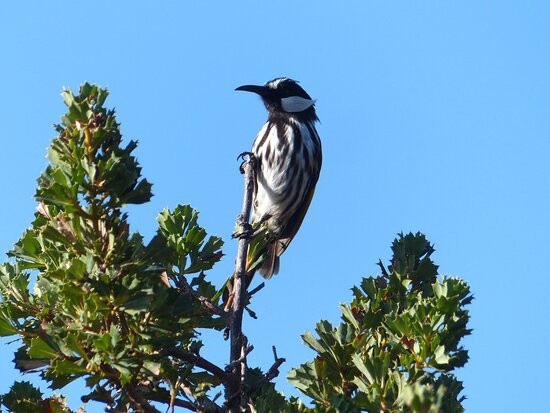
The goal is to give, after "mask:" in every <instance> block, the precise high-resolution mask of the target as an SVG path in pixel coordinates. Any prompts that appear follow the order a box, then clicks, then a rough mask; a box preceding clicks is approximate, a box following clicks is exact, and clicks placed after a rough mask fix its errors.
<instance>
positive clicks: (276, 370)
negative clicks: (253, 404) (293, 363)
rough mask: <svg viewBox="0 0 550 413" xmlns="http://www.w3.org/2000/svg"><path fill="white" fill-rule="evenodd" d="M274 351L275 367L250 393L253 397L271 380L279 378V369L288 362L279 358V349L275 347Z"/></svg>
mask: <svg viewBox="0 0 550 413" xmlns="http://www.w3.org/2000/svg"><path fill="white" fill-rule="evenodd" d="M272 349H273V358H274V359H275V361H274V363H273V365H272V366H271V367H270V368H269V370H268V371H267V373H266V374H264V376H263V377H262V378H261V379H260V380H259V381H258V382H257V383H256V385H255V386H254V387H253V388H252V389H251V390H250V392H249V393H250V395H251V396H255V395H256V394H257V393H258V392H259V391H260V389H261V388H262V386H263V385H264V383H268V382H270V381H271V380H273V379H274V378H275V377H277V376H278V375H279V367H281V364H283V363H284V362H285V361H286V359H285V358H282V357H279V356H277V349H276V348H275V346H273V347H272Z"/></svg>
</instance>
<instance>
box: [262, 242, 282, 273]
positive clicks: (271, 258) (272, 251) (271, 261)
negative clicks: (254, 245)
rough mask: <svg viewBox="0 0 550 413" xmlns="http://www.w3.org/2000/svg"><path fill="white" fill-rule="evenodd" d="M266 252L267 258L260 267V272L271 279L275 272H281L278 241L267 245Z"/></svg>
mask: <svg viewBox="0 0 550 413" xmlns="http://www.w3.org/2000/svg"><path fill="white" fill-rule="evenodd" d="M266 248H267V251H266V253H265V259H264V262H263V263H262V266H261V267H260V268H259V269H258V272H259V273H260V274H262V276H263V277H264V278H265V279H266V280H269V279H270V278H271V277H272V276H273V275H274V274H277V273H278V272H279V255H280V254H278V250H277V242H273V243H271V244H270V245H268V246H267V247H266Z"/></svg>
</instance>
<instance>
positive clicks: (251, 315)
mask: <svg viewBox="0 0 550 413" xmlns="http://www.w3.org/2000/svg"><path fill="white" fill-rule="evenodd" d="M244 309H245V310H246V312H247V313H248V315H249V316H250V317H252V318H253V319H254V320H257V319H258V316H257V315H256V313H255V312H254V311H252V310H251V309H250V308H249V307H248V306H246V307H245V308H244Z"/></svg>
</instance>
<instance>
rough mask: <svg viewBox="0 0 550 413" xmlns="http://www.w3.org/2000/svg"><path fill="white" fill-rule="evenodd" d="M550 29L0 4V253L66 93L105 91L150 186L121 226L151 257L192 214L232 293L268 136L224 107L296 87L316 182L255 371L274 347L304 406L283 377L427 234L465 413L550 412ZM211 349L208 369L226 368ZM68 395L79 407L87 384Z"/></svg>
mask: <svg viewBox="0 0 550 413" xmlns="http://www.w3.org/2000/svg"><path fill="white" fill-rule="evenodd" d="M77 3H78V4H77ZM206 3H208V5H206ZM549 22H550V3H549V2H547V1H529V0H527V1H521V2H520V1H513V2H512V1H503V0H499V1H490V2H488V1H460V2H459V1H445V2H443V1H433V2H427V1H415V2H387V1H386V2H382V1H378V2H374V1H355V2H328V1H309V2H306V1H303V2H297V1H278V2H258V1H227V2H202V3H201V2H193V4H192V5H191V2H188V3H187V2H176V1H173V2H144V1H132V2H129V1H126V2H122V1H120V2H107V1H94V2H68V1H65V2H61V1H58V2H40V1H34V2H29V1H18V2H15V1H4V2H2V3H1V4H0V45H1V48H0V53H1V57H0V84H1V88H0V91H1V93H0V142H1V148H2V150H1V151H0V177H1V179H2V188H1V190H0V218H1V224H0V225H1V226H0V250H1V251H6V250H8V249H10V248H11V246H12V244H13V243H14V242H15V241H16V240H17V239H18V238H19V236H20V235H21V234H22V232H23V230H24V229H25V228H26V227H27V226H28V225H29V223H30V221H31V219H32V216H33V212H34V210H35V207H36V203H35V201H34V200H33V195H34V191H35V180H36V178H37V177H38V176H39V174H40V172H41V171H42V170H43V169H44V168H45V166H46V159H45V154H46V147H47V146H48V145H49V142H50V139H51V138H53V137H54V136H55V133H54V130H53V128H52V126H51V125H52V124H53V123H55V122H58V121H59V118H60V116H61V115H62V114H63V113H64V111H65V109H64V105H63V103H62V99H61V98H60V96H59V94H60V92H61V90H62V87H63V86H67V87H71V88H74V89H77V88H78V86H79V84H81V83H83V82H84V81H90V82H95V83H98V84H99V85H102V86H107V87H108V88H109V89H110V91H111V96H110V97H109V99H108V101H107V104H108V105H109V106H115V107H116V108H117V111H118V120H119V121H120V122H121V123H122V131H123V133H124V136H125V138H126V139H130V138H132V139H136V138H137V139H139V142H140V145H139V147H138V149H137V151H136V153H137V155H138V158H139V160H140V162H141V164H142V166H143V174H144V175H145V176H146V177H147V178H148V179H149V180H150V181H151V182H153V183H154V187H153V191H154V193H155V197H154V198H153V200H152V202H150V203H149V204H146V205H143V206H137V207H132V208H130V210H129V212H130V221H131V223H132V225H133V229H134V230H138V231H140V232H141V233H143V234H144V235H145V236H146V237H147V238H149V237H151V236H152V235H153V233H154V231H155V229H156V221H155V218H156V215H157V214H158V212H160V211H161V210H162V209H163V208H165V207H170V208H173V207H174V206H176V205H177V204H178V203H190V204H192V205H193V206H194V207H195V208H197V209H198V210H199V211H200V213H201V215H200V223H201V225H203V226H204V227H205V228H206V229H207V230H208V231H209V232H210V233H211V234H217V235H220V236H222V237H223V238H224V239H225V241H226V246H225V249H224V250H225V253H226V254H227V255H226V257H225V258H224V260H223V261H222V262H221V263H220V264H219V265H218V266H217V267H216V268H215V269H214V270H213V271H212V272H211V273H210V276H211V278H212V280H213V281H214V282H215V283H217V284H218V285H221V283H222V282H223V281H224V280H225V278H226V276H227V275H229V274H230V272H231V269H232V265H233V257H234V256H235V252H236V243H235V242H233V241H232V240H231V239H230V234H231V232H232V230H233V228H234V221H235V218H236V216H237V214H238V213H239V209H240V204H241V199H242V177H241V175H240V174H239V172H238V162H237V161H236V160H235V158H236V156H237V154H239V153H240V152H242V151H245V150H248V149H249V148H250V146H251V143H252V141H253V139H254V137H255V135H256V133H257V131H258V130H259V129H260V127H261V125H262V123H263V122H264V120H265V118H266V113H265V109H264V107H263V105H262V104H261V102H260V100H259V99H258V98H257V97H255V96H253V95H251V94H244V93H237V92H234V91H233V90H234V88H235V87H237V86H239V85H242V84H250V83H259V84H261V83H264V82H265V81H267V80H270V79H272V78H275V77H279V76H288V77H291V78H294V79H297V80H300V81H301V84H302V86H303V87H304V88H305V89H306V90H307V91H308V92H309V93H310V95H312V96H313V97H314V98H316V99H318V101H317V112H318V115H319V117H320V119H321V124H320V125H319V127H318V131H319V133H320V135H321V138H322V141H323V151H324V154H323V158H324V164H323V170H322V171H321V178H320V181H319V185H318V188H317V192H316V195H315V197H314V199H313V203H312V206H311V208H310V211H309V213H308V215H307V217H306V219H305V222H304V224H303V226H302V229H301V231H300V232H299V234H298V236H297V238H296V239H295V240H294V242H293V243H292V245H291V247H290V248H289V250H288V251H287V252H286V253H285V255H284V256H283V258H282V261H281V273H280V274H279V275H278V276H276V277H275V278H273V279H272V280H271V281H270V282H269V283H268V285H267V287H266V288H265V289H264V290H262V291H261V293H259V294H258V295H257V297H256V298H255V303H254V307H253V308H254V309H255V310H256V312H257V314H258V316H259V320H256V321H255V320H250V319H247V320H246V323H245V328H246V333H247V334H248V336H249V339H250V341H251V342H252V343H253V344H254V346H255V350H254V351H253V352H252V354H251V360H250V364H251V365H260V366H261V367H263V368H268V367H269V366H270V365H271V363H272V355H271V345H273V344H275V345H276V346H277V349H278V352H279V354H280V355H281V356H284V357H286V359H287V362H286V363H285V364H284V365H283V370H282V374H281V376H280V377H279V378H278V380H277V385H278V388H279V389H281V390H283V391H285V393H290V394H295V395H298V393H297V391H295V390H293V389H292V387H291V386H290V385H289V384H287V383H286V379H285V376H286V373H287V372H288V370H289V369H290V368H291V367H295V366H297V365H299V364H300V363H302V362H304V361H306V360H308V359H310V358H311V352H310V351H308V350H307V348H306V347H305V346H304V345H302V344H301V339H300V334H301V333H303V332H304V331H305V330H310V331H311V330H313V328H314V325H315V323H316V322H317V321H318V320H319V319H321V318H323V319H328V320H330V321H333V322H337V321H338V319H339V309H338V304H339V303H341V302H346V301H349V299H350V297H351V292H350V287H351V286H352V285H353V284H357V283H359V281H360V279H361V277H363V276H367V275H374V274H378V268H377V267H376V265H375V263H376V261H377V260H378V258H382V260H383V261H386V262H387V260H388V258H389V256H390V249H389V246H390V244H391V242H392V240H393V239H394V236H395V234H396V233H398V232H400V231H422V232H424V233H425V234H426V235H427V236H428V238H429V239H430V240H431V241H432V242H433V243H435V247H436V249H437V252H436V253H435V254H434V256H433V258H434V260H435V261H436V263H438V264H439V265H440V269H441V272H442V273H444V274H451V275H456V276H460V277H462V278H464V279H466V280H467V281H468V282H469V283H470V285H471V287H472V291H473V293H474V294H475V297H476V299H475V301H474V302H473V304H472V305H471V306H470V311H471V317H472V318H471V327H472V328H473V329H474V332H473V334H472V336H470V337H468V338H467V339H466V340H465V341H464V345H465V346H466V347H467V348H468V349H469V351H470V357H471V359H470V361H469V363H468V364H467V365H466V367H465V368H463V369H461V370H459V372H458V376H459V378H460V379H462V380H463V381H464V385H465V392H464V393H465V394H466V396H467V397H468V399H467V401H466V402H465V406H466V411H467V412H488V411H492V412H518V411H524V412H542V411H545V409H547V406H548V404H547V402H546V398H547V397H546V394H547V387H548V379H549V373H548V367H547V357H546V356H545V354H547V349H548V346H549V345H550V331H549V321H548V319H549V315H550V311H549V310H548V302H549V300H548V294H549V291H550V278H549V274H548V266H547V265H546V264H545V263H546V262H548V259H549V253H550V243H549V240H548V231H549V229H550V228H549V219H548V215H549V211H550V196H549V188H548V183H549V177H550V167H549V160H548V157H549V154H550V143H549V138H550V23H549ZM205 339H206V341H207V347H206V349H205V351H206V352H205V355H207V356H208V357H210V358H212V359H215V360H217V361H219V362H222V361H225V360H226V359H227V358H228V357H229V356H228V352H229V349H228V345H227V343H225V342H223V341H222V340H221V339H220V338H219V337H214V336H207V337H205ZM3 342H4V343H5V342H6V340H4V341H3ZM14 347H15V346H14V345H10V346H5V345H2V347H1V348H0V363H1V365H2V369H3V371H2V374H1V375H0V392H6V391H7V390H8V388H9V385H10V384H11V383H12V382H13V380H14V379H20V376H19V374H18V373H17V372H16V371H15V370H12V367H13V364H11V361H10V360H11V359H12V353H11V351H12V350H13V348H14ZM27 379H28V378H27ZM43 389H44V390H46V391H47V389H46V387H45V386H43ZM64 393H65V394H66V395H67V396H68V397H69V400H70V405H71V406H72V407H73V408H76V407H78V406H79V405H80V403H79V397H80V395H81V394H82V386H81V385H80V384H72V385H70V386H68V387H67V388H66V389H65V390H64ZM99 411H101V408H100V406H99V405H89V412H99Z"/></svg>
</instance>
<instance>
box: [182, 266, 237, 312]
mask: <svg viewBox="0 0 550 413" xmlns="http://www.w3.org/2000/svg"><path fill="white" fill-rule="evenodd" d="M175 278H176V279H175V281H176V285H177V286H178V287H179V288H181V289H182V290H183V293H184V294H189V295H191V296H192V297H193V298H194V299H196V300H197V301H198V302H199V303H200V304H201V306H202V308H204V309H205V310H206V311H207V312H208V313H210V314H215V315H218V316H220V317H222V318H223V319H224V320H226V319H227V318H228V314H227V312H226V311H224V310H223V308H220V307H218V306H217V305H215V304H214V303H212V301H210V299H208V298H207V297H204V296H202V295H200V294H197V293H196V292H195V290H193V288H191V286H190V285H189V283H188V282H187V279H186V278H185V277H184V276H183V275H180V274H177V275H176V277H175Z"/></svg>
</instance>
